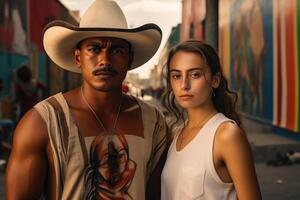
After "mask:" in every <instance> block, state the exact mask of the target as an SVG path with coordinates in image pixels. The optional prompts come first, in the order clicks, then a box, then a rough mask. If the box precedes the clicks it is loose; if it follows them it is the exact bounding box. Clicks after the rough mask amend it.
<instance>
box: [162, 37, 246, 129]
mask: <svg viewBox="0 0 300 200" xmlns="http://www.w3.org/2000/svg"><path fill="white" fill-rule="evenodd" d="M179 51H183V52H191V53H196V54H198V55H199V56H200V57H201V58H202V59H203V60H204V62H205V64H206V65H207V66H208V67H209V68H210V72H211V75H212V76H214V75H216V74H217V73H219V74H220V78H221V79H220V84H219V87H218V88H213V95H212V101H213V105H214V107H215V108H216V110H217V111H218V112H221V113H223V114H224V115H225V116H226V117H228V118H230V119H232V120H234V121H235V122H236V123H237V124H238V125H239V126H240V125H241V121H240V117H239V115H238V113H237V112H236V110H235V106H236V102H237V94H236V93H235V92H233V91H231V90H229V88H228V82H227V80H226V78H225V77H224V75H223V71H222V68H221V64H220V59H219V56H218V54H217V52H216V51H215V49H214V48H213V47H211V46H210V45H209V44H206V43H204V42H202V41H198V40H188V41H185V42H182V43H180V44H178V45H177V46H175V47H173V48H172V49H171V50H170V52H169V56H168V60H167V63H166V66H165V68H166V70H165V72H166V74H165V75H166V80H167V83H166V86H167V87H166V91H165V93H164V95H163V99H162V104H163V106H164V107H165V109H167V110H168V111H169V114H170V118H171V119H172V120H170V121H169V123H168V124H169V127H170V129H171V130H172V129H173V128H174V126H175V125H177V124H179V123H182V122H184V121H185V110H184V109H183V108H181V107H180V106H179V105H178V103H177V102H176V100H175V96H174V93H173V91H172V87H171V82H170V69H169V67H170V62H171V60H172V58H173V56H174V55H175V54H176V53H177V52H179Z"/></svg>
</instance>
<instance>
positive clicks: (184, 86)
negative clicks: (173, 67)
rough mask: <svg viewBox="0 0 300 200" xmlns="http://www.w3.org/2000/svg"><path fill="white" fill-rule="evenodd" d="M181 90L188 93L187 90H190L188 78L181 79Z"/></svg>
mask: <svg viewBox="0 0 300 200" xmlns="http://www.w3.org/2000/svg"><path fill="white" fill-rule="evenodd" d="M181 89H182V90H184V91H188V90H189V89H191V84H190V81H189V79H188V77H186V76H183V78H182V81H181Z"/></svg>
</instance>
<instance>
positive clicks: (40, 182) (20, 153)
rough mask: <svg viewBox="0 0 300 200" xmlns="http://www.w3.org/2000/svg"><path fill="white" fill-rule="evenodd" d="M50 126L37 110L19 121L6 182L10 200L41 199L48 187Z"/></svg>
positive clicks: (7, 196) (28, 113) (7, 197)
mask: <svg viewBox="0 0 300 200" xmlns="http://www.w3.org/2000/svg"><path fill="white" fill-rule="evenodd" d="M47 143H48V135H47V127H46V124H45V122H44V121H43V120H42V118H41V116H40V115H39V114H38V112H37V111H36V110H35V109H32V110H30V111H29V112H27V113H26V115H25V116H24V117H23V118H22V119H21V121H20V122H19V124H18V126H17V128H16V130H15V133H14V139H13V148H12V152H11V154H10V158H9V161H8V166H7V170H6V180H5V186H6V187H5V194H6V199H7V200H13V199H39V198H40V196H41V194H42V192H43V190H44V186H45V181H46V175H47V168H48V161H47V150H46V149H47Z"/></svg>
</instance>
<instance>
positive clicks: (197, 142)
mask: <svg viewBox="0 0 300 200" xmlns="http://www.w3.org/2000/svg"><path fill="white" fill-rule="evenodd" d="M225 121H232V120H231V119H229V118H227V117H225V116H224V115H223V114H222V113H218V114H216V115H214V116H213V117H212V118H211V119H209V120H208V121H207V122H206V124H205V125H204V126H203V127H202V129H201V130H200V131H199V132H198V134H197V135H196V136H195V138H194V139H193V140H192V141H191V142H190V143H189V144H188V145H187V146H185V147H184V148H183V149H182V150H181V151H177V150H176V142H177V138H178V135H179V134H180V131H179V132H177V133H176V135H175V137H174V140H173V142H172V144H171V146H170V149H169V152H168V157H167V161H166V164H165V166H164V169H163V172H162V177H161V179H162V183H161V197H162V198H161V199H162V200H190V199H195V200H196V199H197V200H201V199H205V200H219V199H222V200H232V199H237V197H236V191H235V189H234V185H233V183H224V182H223V181H222V180H221V179H220V177H219V176H218V174H217V172H216V169H215V167H214V162H213V142H214V136H215V133H216V130H217V128H218V127H219V125H220V124H221V123H223V122H225ZM232 122H234V121H232ZM234 123H235V122H234Z"/></svg>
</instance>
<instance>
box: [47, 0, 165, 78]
mask: <svg viewBox="0 0 300 200" xmlns="http://www.w3.org/2000/svg"><path fill="white" fill-rule="evenodd" d="M91 37H115V38H121V39H125V40H127V41H128V42H129V43H130V44H131V46H132V49H133V54H134V56H133V62H132V65H131V67H130V70H131V69H134V68H136V67H139V66H141V65H143V64H144V63H146V62H147V61H148V60H149V59H150V58H152V56H153V55H154V54H155V52H156V51H157V49H158V48H159V45H160V42H161V38H162V32H161V29H160V28H159V27H158V26H157V25H155V24H145V25H143V26H140V27H138V28H134V29H128V26H127V22H126V18H125V16H124V14H123V12H122V10H121V8H120V7H119V6H118V4H117V3H116V2H114V1H111V0H95V1H94V2H93V3H92V4H91V6H90V7H89V8H88V9H87V11H86V12H85V14H84V15H83V17H82V19H81V21H80V24H79V27H78V26H74V25H72V24H68V23H66V22H64V21H58V20H56V21H53V22H50V23H49V24H48V25H47V26H46V27H45V29H44V36H43V44H44V48H45V51H46V53H47V54H48V56H49V57H50V58H51V59H52V60H53V62H54V63H56V64H57V65H58V66H60V67H62V68H64V69H66V70H69V71H72V72H77V73H81V69H80V68H78V67H77V66H76V64H75V62H74V58H73V54H72V52H73V50H74V49H75V47H76V45H77V44H78V43H79V42H80V41H82V40H84V39H87V38H91Z"/></svg>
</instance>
